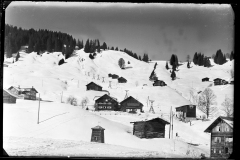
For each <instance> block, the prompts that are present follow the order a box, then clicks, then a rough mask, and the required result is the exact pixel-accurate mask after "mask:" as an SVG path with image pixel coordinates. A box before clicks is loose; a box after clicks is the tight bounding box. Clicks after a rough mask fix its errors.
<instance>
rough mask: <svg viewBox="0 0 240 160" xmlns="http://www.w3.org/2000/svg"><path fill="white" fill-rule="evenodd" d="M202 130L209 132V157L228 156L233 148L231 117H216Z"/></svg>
mask: <svg viewBox="0 0 240 160" xmlns="http://www.w3.org/2000/svg"><path fill="white" fill-rule="evenodd" d="M204 132H208V133H211V150H210V157H211V158H229V156H230V154H231V153H232V149H233V118H231V117H222V116H220V117H218V118H217V119H216V120H215V121H214V122H213V123H212V124H211V125H210V126H209V127H208V128H207V129H206V130H205V131H204Z"/></svg>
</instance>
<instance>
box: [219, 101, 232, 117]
mask: <svg viewBox="0 0 240 160" xmlns="http://www.w3.org/2000/svg"><path fill="white" fill-rule="evenodd" d="M221 110H222V111H224V112H225V114H226V116H227V117H232V116H233V103H232V99H230V98H228V97H225V99H224V102H223V103H222V108H221Z"/></svg>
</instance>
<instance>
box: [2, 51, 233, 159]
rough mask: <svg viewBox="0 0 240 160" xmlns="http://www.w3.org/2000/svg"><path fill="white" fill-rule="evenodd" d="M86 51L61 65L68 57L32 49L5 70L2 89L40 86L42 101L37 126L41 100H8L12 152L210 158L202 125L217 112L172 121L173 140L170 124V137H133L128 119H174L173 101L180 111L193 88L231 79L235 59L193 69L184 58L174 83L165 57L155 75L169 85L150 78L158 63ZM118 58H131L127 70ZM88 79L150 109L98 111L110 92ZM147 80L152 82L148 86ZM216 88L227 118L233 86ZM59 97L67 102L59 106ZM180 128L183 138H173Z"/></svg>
mask: <svg viewBox="0 0 240 160" xmlns="http://www.w3.org/2000/svg"><path fill="white" fill-rule="evenodd" d="M88 56H89V54H88V53H85V52H84V51H83V50H78V51H76V53H75V54H74V55H73V56H72V57H70V58H68V59H66V60H65V62H66V63H64V64H62V65H60V66H59V65H58V62H59V60H60V59H62V58H63V59H65V58H64V56H63V55H62V53H61V52H54V53H49V54H47V53H44V54H42V55H41V56H40V55H37V54H36V53H34V52H33V53H30V54H26V53H24V52H20V58H19V61H17V62H15V63H12V64H9V67H5V68H4V78H3V87H4V88H9V87H10V86H19V85H20V87H32V86H34V87H35V89H36V90H37V91H38V92H39V93H40V97H41V98H42V99H43V101H40V114H39V115H40V118H39V121H40V123H39V124H37V116H38V105H39V102H38V101H30V100H21V99H17V103H16V104H5V103H4V105H3V107H4V117H3V118H4V119H3V135H4V137H3V138H4V143H3V146H4V148H5V150H6V151H7V153H9V154H10V155H23V156H24V155H27V156H28V155H37V156H38V155H46V156H53V155H62V156H68V155H70V156H93V157H95V156H100V157H101V156H107V157H111V156H113V157H175V158H176V157H179V158H182V157H198V158H200V154H201V153H203V154H205V155H206V156H209V152H210V135H209V134H208V133H204V130H205V129H206V128H207V127H208V126H209V125H210V124H211V123H212V122H213V120H214V118H215V117H210V118H211V120H210V121H201V120H195V121H192V125H191V126H190V125H189V123H183V122H181V121H179V120H178V119H176V118H174V121H173V125H174V127H173V139H169V125H166V128H165V138H154V139H140V138H138V137H136V136H134V135H133V134H132V129H133V125H132V124H130V122H133V121H139V120H144V119H151V118H154V117H162V118H164V119H165V120H167V121H169V112H170V108H171V106H172V109H173V111H175V107H179V106H182V105H187V104H190V101H189V97H190V95H189V90H190V88H191V87H192V88H194V90H195V91H196V92H198V91H203V90H204V89H205V88H206V87H208V86H209V85H210V84H212V83H213V82H212V80H213V79H215V78H223V79H225V80H228V79H230V78H231V74H230V70H231V69H232V68H233V63H234V61H229V62H227V63H225V64H224V65H217V64H214V62H212V61H211V64H212V65H214V66H213V67H210V68H205V67H203V66H196V65H194V64H193V63H191V66H193V67H192V68H191V69H188V68H187V63H183V65H181V66H179V68H178V69H179V71H178V72H176V75H177V77H178V78H177V79H176V80H175V81H172V80H171V78H170V73H169V70H166V69H165V64H166V61H155V62H157V63H158V65H157V67H156V70H155V72H156V74H157V76H158V78H159V79H161V80H163V81H165V83H166V84H167V86H165V87H159V86H158V87H153V85H152V83H153V82H151V81H149V76H150V74H151V72H152V70H153V67H154V64H155V62H154V63H145V62H142V61H138V60H136V59H134V58H132V57H130V56H128V55H127V54H126V53H124V52H120V51H112V50H107V51H102V53H99V54H97V56H96V58H95V59H94V60H91V59H90V58H89V57H88ZM120 58H123V59H124V60H125V62H126V69H124V70H123V69H120V67H119V66H118V60H119V59H120ZM128 61H129V62H130V64H128V63H127V62H128ZM88 73H89V74H90V76H88ZM109 73H111V74H117V75H119V76H122V77H124V78H126V79H127V83H123V84H121V83H118V82H117V79H111V78H109V77H108V74H109ZM94 76H95V77H94ZM98 76H99V79H98ZM102 77H104V81H105V82H103V78H102ZM205 77H209V78H210V81H211V82H202V81H201V79H202V78H205ZM109 81H111V88H109ZM90 82H95V83H97V84H99V85H101V86H102V87H103V90H107V91H109V92H110V96H112V97H115V98H117V100H118V101H119V102H121V101H122V100H123V99H124V97H125V94H126V92H125V90H129V92H128V95H129V96H133V97H134V98H136V99H137V100H139V101H140V102H141V103H142V104H143V105H144V107H143V110H144V112H145V113H141V114H140V115H139V114H129V113H123V112H114V111H101V112H94V111H93V109H94V108H93V105H94V100H95V99H96V98H97V97H99V96H102V95H104V94H106V93H107V92H100V91H86V85H87V84H88V83H90ZM144 84H147V86H143V85H144ZM210 88H211V89H212V90H213V91H214V93H215V94H216V96H217V98H216V102H217V105H216V106H217V107H218V108H219V115H222V112H221V111H220V107H221V103H222V102H223V101H224V97H225V96H226V95H227V96H228V97H230V98H233V85H226V86H214V85H213V86H211V87H210ZM62 93H63V95H62ZM70 95H72V96H74V97H76V98H77V100H78V105H77V106H72V105H70V104H66V101H67V98H68V97H69V96H70ZM84 97H87V98H88V99H89V103H88V104H87V105H88V108H89V109H90V110H88V111H87V110H85V109H84V108H82V106H80V105H81V100H82V99H83V98H84ZM148 97H149V99H150V100H154V103H153V106H154V111H155V114H152V113H149V112H148V111H149V109H150V103H147V99H148ZM61 99H62V101H63V102H64V103H61ZM198 113H199V111H198ZM216 116H217V115H216ZM223 116H224V115H223ZM97 125H100V126H101V127H103V128H105V144H98V143H93V142H90V139H91V128H92V127H95V126H97ZM176 133H178V135H179V137H176V136H175V135H176ZM189 143H191V144H193V145H190V144H189ZM29 148H31V149H29ZM188 150H189V151H190V152H188ZM80 153H81V154H80ZM187 153H189V154H187Z"/></svg>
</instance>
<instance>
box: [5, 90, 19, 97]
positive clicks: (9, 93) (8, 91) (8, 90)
mask: <svg viewBox="0 0 240 160" xmlns="http://www.w3.org/2000/svg"><path fill="white" fill-rule="evenodd" d="M3 90H4V91H5V92H7V93H8V94H10V95H11V96H13V97H15V98H18V96H17V95H15V94H13V93H11V92H10V91H9V90H7V89H3Z"/></svg>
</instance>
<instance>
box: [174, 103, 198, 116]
mask: <svg viewBox="0 0 240 160" xmlns="http://www.w3.org/2000/svg"><path fill="white" fill-rule="evenodd" d="M175 109H176V112H178V113H180V114H179V115H181V116H180V117H179V118H182V119H184V120H190V119H196V105H184V106H180V107H176V108H175Z"/></svg>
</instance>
